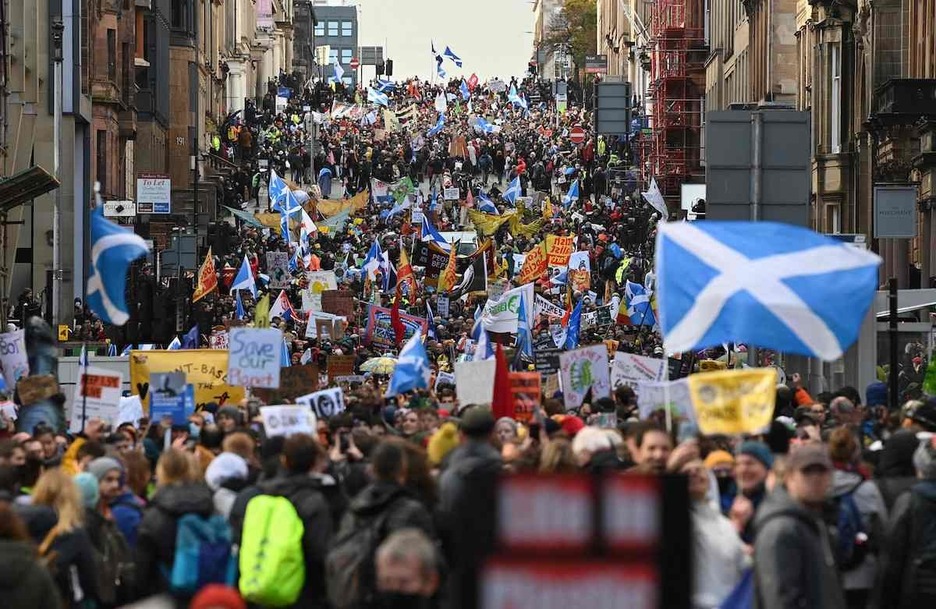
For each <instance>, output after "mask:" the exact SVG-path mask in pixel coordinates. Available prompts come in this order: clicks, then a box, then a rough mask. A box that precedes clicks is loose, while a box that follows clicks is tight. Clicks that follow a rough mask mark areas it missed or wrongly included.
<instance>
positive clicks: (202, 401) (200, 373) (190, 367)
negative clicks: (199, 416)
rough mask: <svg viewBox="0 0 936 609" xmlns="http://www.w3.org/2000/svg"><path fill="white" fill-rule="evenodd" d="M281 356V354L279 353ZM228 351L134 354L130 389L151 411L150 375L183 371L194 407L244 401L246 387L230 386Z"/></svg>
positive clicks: (199, 407) (210, 350) (179, 351)
mask: <svg viewBox="0 0 936 609" xmlns="http://www.w3.org/2000/svg"><path fill="white" fill-rule="evenodd" d="M277 354H278V352H277ZM227 368H228V352H227V351H226V350H220V349H219V350H212V349H198V350H194V349H191V350H182V349H180V350H177V351H132V352H131V353H130V387H131V390H132V391H133V393H135V394H137V395H139V396H140V398H141V399H142V400H143V404H144V410H146V409H148V408H149V383H150V374H152V373H153V372H174V371H179V372H184V373H185V378H186V380H187V381H188V382H189V383H191V384H192V385H193V386H194V388H195V408H196V410H198V409H201V408H203V407H204V406H205V405H206V404H209V403H215V404H217V405H218V406H219V407H220V406H224V405H225V404H228V403H234V404H236V403H237V402H239V401H241V400H242V399H244V388H243V387H235V386H232V385H230V384H229V383H228V379H227Z"/></svg>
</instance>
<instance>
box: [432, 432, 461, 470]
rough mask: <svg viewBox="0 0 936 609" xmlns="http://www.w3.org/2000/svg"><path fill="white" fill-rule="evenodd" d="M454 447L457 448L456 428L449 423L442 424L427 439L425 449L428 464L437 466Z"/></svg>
mask: <svg viewBox="0 0 936 609" xmlns="http://www.w3.org/2000/svg"><path fill="white" fill-rule="evenodd" d="M456 446H458V426H457V425H455V423H451V422H448V423H443V424H442V426H441V427H439V429H438V431H436V432H435V433H434V434H432V437H431V438H429V446H428V447H427V448H426V451H427V452H428V454H429V463H431V464H432V465H439V464H440V463H442V460H443V459H445V456H446V455H447V454H449V453H450V452H452V450H454V449H455V447H456Z"/></svg>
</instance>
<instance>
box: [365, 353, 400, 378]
mask: <svg viewBox="0 0 936 609" xmlns="http://www.w3.org/2000/svg"><path fill="white" fill-rule="evenodd" d="M396 363H397V361H396V358H393V357H386V356H382V357H372V358H370V359H369V360H367V361H366V362H364V363H363V364H361V372H370V373H371V374H393V369H394V368H396Z"/></svg>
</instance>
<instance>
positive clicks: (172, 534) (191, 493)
mask: <svg viewBox="0 0 936 609" xmlns="http://www.w3.org/2000/svg"><path fill="white" fill-rule="evenodd" d="M213 513H214V501H213V499H212V494H211V490H210V489H209V488H208V487H207V486H206V485H204V484H201V483H187V484H173V485H170V486H165V487H163V488H161V489H159V490H158V491H156V495H155V496H154V497H153V500H152V502H150V504H149V506H148V507H147V508H146V510H145V511H144V512H143V519H142V520H141V521H140V529H139V532H138V533H137V545H136V554H135V555H136V563H137V582H139V583H138V586H139V590H140V592H141V593H142V594H143V595H144V596H145V595H149V594H158V593H161V592H166V591H167V590H168V589H169V585H168V581H167V579H166V575H165V574H166V573H168V572H170V571H171V570H172V563H173V560H174V558H175V545H176V528H177V527H178V524H179V518H181V517H182V516H185V515H186V514H197V515H198V516H201V517H202V518H208V517H210V516H211V515H212V514H213Z"/></svg>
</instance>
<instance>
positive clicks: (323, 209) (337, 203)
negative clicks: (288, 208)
mask: <svg viewBox="0 0 936 609" xmlns="http://www.w3.org/2000/svg"><path fill="white" fill-rule="evenodd" d="M367 201H368V192H367V191H366V190H363V191H361V192H359V193H358V194H356V195H354V196H353V197H351V198H350V199H321V200H319V201H316V202H315V204H314V205H315V207H316V208H317V209H318V211H319V212H320V213H321V214H322V215H323V216H325V217H326V218H330V217H332V216H334V215H335V214H339V213H341V212H343V211H345V210H351V213H352V214H353V213H355V212H358V211H361V210H362V209H364V208H365V207H367ZM312 205H313V204H312V203H309V206H310V207H311V206H312ZM306 211H309V209H308V208H307V209H306ZM278 218H279V216H278V215H277V222H278V221H279V220H278ZM261 222H262V220H261Z"/></svg>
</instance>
